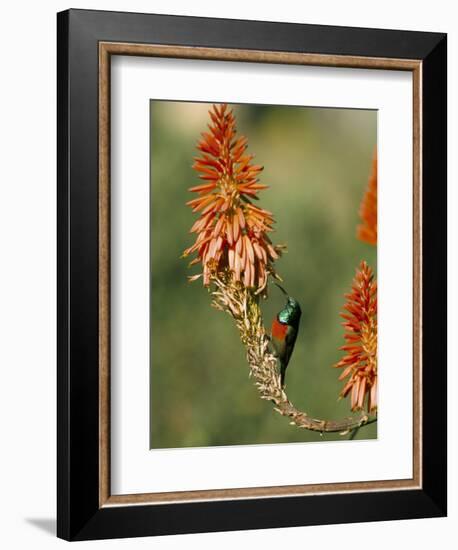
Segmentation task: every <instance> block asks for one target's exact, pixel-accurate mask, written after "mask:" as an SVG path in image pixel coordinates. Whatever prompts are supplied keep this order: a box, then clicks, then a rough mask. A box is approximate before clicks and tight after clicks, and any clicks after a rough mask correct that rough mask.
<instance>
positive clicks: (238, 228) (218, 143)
mask: <svg viewBox="0 0 458 550" xmlns="http://www.w3.org/2000/svg"><path fill="white" fill-rule="evenodd" d="M209 115H210V118H211V124H209V125H208V128H209V130H210V131H209V132H203V133H202V139H200V141H199V142H198V143H197V149H198V150H199V151H200V156H198V157H195V159H194V160H195V162H194V164H193V168H194V170H196V171H197V172H198V173H199V177H200V179H201V180H203V183H201V184H200V185H196V186H194V187H191V188H190V189H189V190H190V191H192V192H193V193H197V195H198V197H197V198H195V199H193V200H190V201H189V202H187V203H186V204H187V205H188V206H190V207H191V208H192V211H193V212H199V213H200V216H199V218H198V219H197V221H196V222H195V223H194V225H193V226H192V227H191V231H190V232H191V233H196V234H197V238H196V241H195V243H194V244H193V245H192V246H191V247H189V248H188V249H186V250H185V251H184V253H183V256H184V257H186V256H189V255H190V254H192V253H196V257H195V258H194V259H193V260H192V261H191V264H190V265H194V264H199V263H202V267H203V282H204V285H205V286H208V285H209V284H210V278H211V273H212V271H216V272H217V273H219V272H222V271H224V270H225V269H229V270H230V271H231V272H232V273H233V277H234V278H235V280H236V281H240V282H243V284H244V286H246V287H249V288H256V289H257V292H261V291H262V290H264V289H265V288H266V285H267V277H268V275H269V274H272V275H274V276H275V275H276V274H275V271H274V269H273V262H274V261H275V260H276V259H277V258H278V257H279V255H280V253H281V252H280V247H275V246H273V245H272V241H271V240H270V238H269V236H268V234H267V233H269V232H270V231H272V225H273V223H274V219H273V215H272V214H271V212H268V211H267V210H264V209H262V208H260V207H258V206H255V205H254V204H253V203H252V200H253V199H255V200H256V199H258V192H259V191H260V190H262V189H266V187H267V186H266V185H261V184H260V183H259V179H258V176H259V174H260V173H261V171H262V170H263V167H262V166H260V165H258V164H253V163H252V160H253V158H254V156H253V155H249V154H247V152H246V149H247V143H248V140H247V139H246V138H245V137H243V136H241V137H236V133H237V130H236V123H235V117H234V114H233V112H232V110H229V109H228V107H227V104H222V105H219V106H218V105H213V107H212V109H210V110H209ZM199 276H200V275H194V276H192V277H190V280H195V279H197V278H199Z"/></svg>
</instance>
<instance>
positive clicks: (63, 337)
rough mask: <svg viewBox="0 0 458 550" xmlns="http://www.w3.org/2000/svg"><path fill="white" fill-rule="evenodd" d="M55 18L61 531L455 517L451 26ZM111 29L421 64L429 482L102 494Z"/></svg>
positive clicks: (150, 38)
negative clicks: (268, 491) (102, 264)
mask: <svg viewBox="0 0 458 550" xmlns="http://www.w3.org/2000/svg"><path fill="white" fill-rule="evenodd" d="M57 28H58V33H57V50H58V59H57V65H58V84H57V86H58V87H57V97H58V106H57V109H58V112H57V114H58V127H57V150H58V164H57V190H58V204H57V207H58V221H57V240H58V316H57V319H58V327H57V329H58V387H57V392H58V402H57V413H58V423H57V432H58V456H57V463H58V472H57V482H58V499H57V517H58V522H57V534H58V536H59V537H61V538H63V539H66V540H87V539H102V538H115V537H116V538H118V537H135V536H147V535H165V534H178V533H197V532H204V531H207V532H209V531H230V530H241V529H260V528H274V527H290V526H303V525H316V524H330V523H350V522H361V521H379V520H391V519H408V518H426V517H440V516H444V515H446V509H447V482H446V471H447V468H446V465H447V464H446V461H447V445H446V432H447V419H446V406H447V405H446V334H447V331H446V317H447V311H446V272H447V270H446V246H447V234H446V219H447V216H446V215H447V211H446V178H447V173H446V161H447V158H446V155H447V152H446V139H447V119H446V99H447V98H446V87H447V73H446V66H447V37H446V35H445V34H440V33H424V32H412V31H397V30H378V29H362V28H349V27H330V26H320V25H301V24H288V23H272V22H258V21H241V20H223V19H207V18H196V17H180V16H167V15H151V14H137V13H117V12H102V11H87V10H68V11H65V12H61V13H59V14H58V16H57ZM101 41H105V42H123V43H137V44H164V45H178V46H190V47H193V46H198V47H207V48H229V49H246V50H258V51H263V50H265V51H274V52H297V53H313V54H323V55H332V56H341V55H345V56H355V57H361V58H365V57H377V58H391V59H414V60H418V61H420V62H421V90H422V110H421V116H422V131H421V134H420V139H421V159H420V161H421V171H422V187H421V193H422V197H421V202H422V204H423V205H424V208H423V211H422V225H421V242H422V248H421V266H422V281H421V308H422V319H423V326H422V356H421V376H422V394H421V398H422V409H423V414H422V425H421V434H422V436H421V437H422V439H421V446H422V455H421V456H422V458H421V479H422V482H421V487H420V488H417V489H414V490H405V489H402V490H397V491H393V490H390V491H376V492H364V491H361V492H355V493H343V494H323V495H306V496H288V497H281V498H278V497H275V498H249V499H240V500H221V501H204V502H200V501H199V502H187V503H164V504H154V505H147V504H145V505H135V506H129V505H123V506H113V507H104V506H100V503H99V481H100V457H99V407H100V395H99V370H98V365H99V309H98V308H99V300H98V298H99V296H98V293H99V287H98V281H99V279H98V277H99V248H98V238H99V210H98V181H99V180H98V177H99V164H98V154H99V149H98V148H99V141H98V94H99V87H98V86H99V84H98V82H99V70H98V67H99V50H98V45H99V43H100V42H101Z"/></svg>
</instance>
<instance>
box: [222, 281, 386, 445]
mask: <svg viewBox="0 0 458 550" xmlns="http://www.w3.org/2000/svg"><path fill="white" fill-rule="evenodd" d="M212 283H213V284H214V290H213V291H212V296H213V302H212V305H213V306H214V307H215V308H216V309H219V310H221V311H225V312H227V313H228V314H229V315H230V316H231V317H232V318H233V319H234V321H235V324H236V326H237V328H238V330H239V333H240V338H241V340H242V342H243V344H244V345H245V347H246V353H247V361H248V364H249V367H250V376H251V377H252V378H253V379H254V384H255V386H256V388H257V389H258V391H259V393H260V396H261V399H266V400H269V401H272V403H273V404H274V410H275V411H277V412H278V413H279V414H281V415H282V416H285V417H287V418H289V419H290V423H291V424H292V425H295V426H297V427H298V428H303V429H306V430H312V431H315V432H320V433H323V432H340V433H341V435H345V434H347V433H348V432H350V431H351V430H354V429H356V428H360V427H361V426H363V425H367V424H371V423H372V422H375V421H376V420H377V418H376V417H369V416H368V415H367V414H366V413H360V414H359V415H357V416H354V417H349V418H344V419H342V420H322V419H317V418H312V417H310V416H309V415H308V414H307V413H306V412H303V411H299V410H298V409H297V408H296V407H295V406H294V405H293V404H292V403H291V401H290V400H289V399H288V396H287V395H286V392H285V391H284V388H282V387H281V383H280V375H279V373H278V371H277V360H276V358H275V356H274V355H273V354H272V353H271V352H270V350H269V338H268V336H267V334H266V330H265V328H264V325H263V321H262V315H261V309H260V307H259V295H256V294H255V293H254V292H253V291H252V290H250V289H247V288H246V287H245V286H244V285H242V284H241V283H239V282H234V280H233V278H232V276H231V273H230V271H226V272H222V273H221V272H220V273H215V272H214V273H213V275H212Z"/></svg>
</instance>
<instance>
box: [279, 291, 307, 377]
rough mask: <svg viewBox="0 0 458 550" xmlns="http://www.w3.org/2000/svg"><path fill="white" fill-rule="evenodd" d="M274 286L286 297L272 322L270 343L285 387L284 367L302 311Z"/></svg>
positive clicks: (289, 356)
mask: <svg viewBox="0 0 458 550" xmlns="http://www.w3.org/2000/svg"><path fill="white" fill-rule="evenodd" d="M275 284H276V283H275ZM276 286H278V288H279V289H280V290H281V291H282V292H283V294H284V295H285V296H286V305H285V307H284V308H283V309H282V310H281V311H280V312H279V313H278V314H277V316H276V317H275V318H274V320H273V321H272V329H271V342H272V345H273V348H274V351H275V355H276V357H277V358H278V360H279V362H280V382H281V386H282V387H283V386H284V385H285V373H286V367H287V366H288V363H289V360H290V359H291V354H292V353H293V349H294V344H295V343H296V338H297V332H298V330H299V322H300V320H301V315H302V311H301V307H300V305H299V303H298V302H297V301H296V300H295V299H294V298H291V296H288V293H287V292H286V291H285V289H284V288H282V287H281V286H280V285H277V284H276Z"/></svg>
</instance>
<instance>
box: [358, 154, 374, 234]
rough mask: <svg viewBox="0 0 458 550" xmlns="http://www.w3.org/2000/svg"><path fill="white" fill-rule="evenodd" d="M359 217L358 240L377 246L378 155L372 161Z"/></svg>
mask: <svg viewBox="0 0 458 550" xmlns="http://www.w3.org/2000/svg"><path fill="white" fill-rule="evenodd" d="M359 215H360V218H361V220H362V222H363V223H362V224H361V225H358V229H357V236H358V239H360V240H361V241H364V242H366V243H368V244H377V153H375V154H374V160H373V161H372V172H371V175H370V177H369V181H368V184H367V189H366V192H365V193H364V197H363V200H362V201H361V206H360V208H359Z"/></svg>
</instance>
